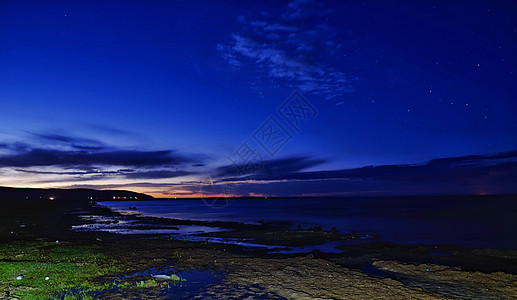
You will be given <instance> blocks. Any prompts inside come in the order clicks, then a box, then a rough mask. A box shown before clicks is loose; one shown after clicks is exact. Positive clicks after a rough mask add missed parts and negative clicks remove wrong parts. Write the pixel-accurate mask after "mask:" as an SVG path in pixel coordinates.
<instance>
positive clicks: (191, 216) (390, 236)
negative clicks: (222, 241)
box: [100, 196, 517, 249]
mask: <svg viewBox="0 0 517 300" xmlns="http://www.w3.org/2000/svg"><path fill="white" fill-rule="evenodd" d="M100 204H102V205H106V206H108V207H110V208H112V209H115V210H127V209H128V208H129V207H130V206H136V207H137V208H138V210H139V212H140V213H141V214H142V215H143V216H154V217H165V218H175V219H184V220H201V221H231V222H243V223H251V224H260V222H262V221H266V222H269V221H288V222H292V227H293V228H298V226H301V227H302V228H310V227H314V226H322V227H323V229H326V230H330V229H331V228H332V227H336V229H337V230H339V231H340V232H343V233H361V234H380V235H381V236H382V240H383V241H390V242H396V243H424V244H440V243H444V244H457V245H465V246H476V247H494V248H503V249H517V234H516V231H515V228H517V217H516V211H517V210H516V209H517V199H516V198H508V197H505V198H501V197H495V196H493V197H491V196H490V197H489V196H484V197H472V198H465V197H457V198H451V197H447V198H445V197H413V198H411V197H404V198H311V199H307V198H305V199H247V200H235V201H233V202H231V203H230V204H229V205H228V206H225V207H219V208H213V207H211V206H208V205H206V203H205V202H204V201H202V200H153V201H108V202H102V203H100Z"/></svg>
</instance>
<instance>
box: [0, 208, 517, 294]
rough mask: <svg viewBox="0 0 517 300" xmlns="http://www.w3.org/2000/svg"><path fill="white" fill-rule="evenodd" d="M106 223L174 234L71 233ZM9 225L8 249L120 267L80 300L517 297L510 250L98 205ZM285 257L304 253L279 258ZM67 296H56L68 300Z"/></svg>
mask: <svg viewBox="0 0 517 300" xmlns="http://www.w3.org/2000/svg"><path fill="white" fill-rule="evenodd" d="M84 216H101V217H102V218H104V219H98V218H97V219H95V218H93V219H90V220H88V219H87V218H86V219H85V218H84ZM99 222H104V224H105V225H108V227H109V225H117V224H120V223H122V225H123V224H124V222H126V223H125V224H132V226H133V227H131V226H125V225H123V226H119V227H120V228H124V227H126V229H127V228H128V227H131V228H133V230H143V231H145V230H146V229H154V230H156V229H168V230H170V231H167V232H165V231H164V232H161V233H156V232H155V233H151V234H144V233H142V231H139V232H138V233H137V234H121V233H116V231H109V230H108V231H89V230H83V231H81V230H79V231H78V230H73V229H72V228H74V227H73V226H83V225H85V224H92V225H93V224H98V223H99ZM0 223H1V226H0V228H1V229H0V240H1V243H3V244H9V243H13V242H20V241H30V242H36V243H37V242H41V243H44V242H46V243H48V242H54V241H56V240H59V241H60V242H61V243H66V244H67V245H70V246H74V247H75V246H77V247H82V246H85V247H86V246H88V247H92V246H94V247H95V249H96V250H95V251H96V252H98V253H100V254H102V255H103V257H105V259H109V260H112V261H114V262H116V266H117V268H116V269H114V270H113V271H112V272H108V273H107V274H103V275H99V276H95V277H92V278H90V280H91V281H92V282H93V283H95V284H96V285H97V286H105V287H106V288H104V289H101V290H99V291H91V292H88V293H86V294H84V293H83V294H81V295H87V296H88V297H93V298H100V299H124V298H125V299H135V298H139V299H151V298H161V299H205V298H212V299H242V298H247V297H249V298H252V299H366V298H375V299H406V298H416V299H515V298H516V297H517V270H516V269H517V267H516V266H517V253H516V252H515V251H511V250H496V249H475V248H467V247H461V246H454V245H399V244H392V243H386V242H381V241H379V240H378V239H377V238H376V237H375V236H364V235H361V234H354V235H345V234H340V233H337V232H332V231H323V230H318V229H317V228H315V229H313V230H292V229H289V228H288V227H289V226H288V225H287V224H274V223H271V224H261V225H249V224H248V225H246V224H238V223H225V222H208V223H207V222H199V221H196V222H194V221H188V220H170V219H160V218H143V217H141V216H138V215H122V214H119V213H115V212H112V211H110V210H109V209H107V208H105V207H102V206H98V205H96V204H94V203H88V204H86V205H84V204H83V205H81V206H69V207H54V208H52V209H40V210H38V211H33V212H31V213H27V211H26V210H23V209H20V208H14V209H11V210H10V211H9V213H8V214H5V213H2V218H1V219H0ZM22 225H23V226H22ZM95 226H96V225H95ZM182 226H183V227H182ZM186 226H194V227H190V228H195V226H198V227H201V226H202V229H206V228H205V227H208V228H220V229H224V230H216V231H212V232H205V231H203V230H199V231H196V230H194V233H193V232H192V231H188V230H187V234H186V235H183V236H182V235H179V236H175V235H174V233H172V234H171V232H174V231H178V230H180V231H181V229H182V228H185V227H186ZM175 227H176V228H178V229H175ZM75 228H77V227H75ZM188 236H201V237H202V239H200V240H197V241H196V240H195V239H191V240H189V239H188ZM218 239H226V240H232V239H233V241H236V242H233V243H225V242H220V241H221V240H218ZM223 241H224V240H223ZM243 243H244V244H243ZM246 243H248V244H246ZM326 243H331V244H332V249H334V250H336V251H330V252H326V251H325V248H318V249H315V248H307V247H308V246H310V245H321V244H326ZM257 245H258V246H257ZM264 246H265V247H264ZM304 247H305V248H304ZM282 249H283V250H289V249H298V250H300V251H295V252H294V253H289V252H288V251H287V253H286V252H283V253H282V252H279V251H278V250H282ZM303 249H312V250H310V251H304V250H303ZM0 263H2V262H0ZM157 275H164V276H161V277H155V276H157ZM172 275H175V276H178V277H179V278H180V279H179V280H173V279H172V278H173V276H172ZM167 276H168V277H167ZM182 279H185V281H182ZM13 282H15V279H14V278H12V279H9V280H4V282H2V283H0V284H1V285H2V286H1V287H2V289H3V292H4V293H3V295H0V296H1V297H2V298H3V299H10V298H12V299H16V298H19V297H18V296H16V295H17V294H16V292H15V293H9V294H6V293H5V289H8V288H9V287H12V285H13ZM0 292H1V291H0ZM67 292H68V295H71V296H73V295H79V292H78V291H77V290H73V289H71V290H69V291H67ZM74 293H75V294H74ZM64 294H65V293H63V294H60V295H54V296H55V297H57V298H59V297H61V296H63V295H64Z"/></svg>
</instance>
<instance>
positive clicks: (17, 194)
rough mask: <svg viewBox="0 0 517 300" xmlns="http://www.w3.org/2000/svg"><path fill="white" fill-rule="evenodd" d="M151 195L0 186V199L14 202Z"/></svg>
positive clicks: (83, 200)
mask: <svg viewBox="0 0 517 300" xmlns="http://www.w3.org/2000/svg"><path fill="white" fill-rule="evenodd" d="M150 199H154V198H153V197H152V196H149V195H146V194H142V193H135V192H130V191H124V190H93V189H34V188H11V187H0V200H2V201H3V202H5V201H9V202H11V201H16V202H18V203H19V202H40V201H45V202H47V201H52V202H58V203H63V202H75V203H78V202H89V201H108V200H150Z"/></svg>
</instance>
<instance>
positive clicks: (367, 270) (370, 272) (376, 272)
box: [361, 265, 389, 278]
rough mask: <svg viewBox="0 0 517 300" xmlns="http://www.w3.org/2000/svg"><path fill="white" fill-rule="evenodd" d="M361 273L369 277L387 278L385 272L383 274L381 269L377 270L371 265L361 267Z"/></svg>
mask: <svg viewBox="0 0 517 300" xmlns="http://www.w3.org/2000/svg"><path fill="white" fill-rule="evenodd" d="M361 271H363V273H365V274H366V275H369V276H372V277H377V278H388V277H389V276H388V274H387V273H386V272H384V271H383V270H381V269H377V268H376V267H374V266H372V265H368V266H362V267H361Z"/></svg>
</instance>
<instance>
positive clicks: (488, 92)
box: [0, 0, 517, 197]
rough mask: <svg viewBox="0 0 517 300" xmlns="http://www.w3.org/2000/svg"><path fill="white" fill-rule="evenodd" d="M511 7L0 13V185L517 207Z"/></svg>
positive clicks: (457, 4) (189, 7)
mask: <svg viewBox="0 0 517 300" xmlns="http://www.w3.org/2000/svg"><path fill="white" fill-rule="evenodd" d="M516 54H517V3H516V2H514V1H488V0H487V1H311V0H294V1H290V2H282V1H254V0H253V1H196V2H195V3H194V2H193V1H14V0H13V1H1V2H0V185H2V186H12V187H44V188H48V187H63V188H72V187H88V188H101V189H106V188H122V189H128V190H133V191H139V192H144V193H149V194H151V195H154V196H158V197H174V196H177V197H185V196H190V197H192V196H200V195H209V194H214V195H218V194H228V195H238V196H254V195H255V196H347V195H427V194H432V195H439V194H499V193H517V185H515V182H516V181H517V101H516V100H517V74H516V71H517V55H516Z"/></svg>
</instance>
